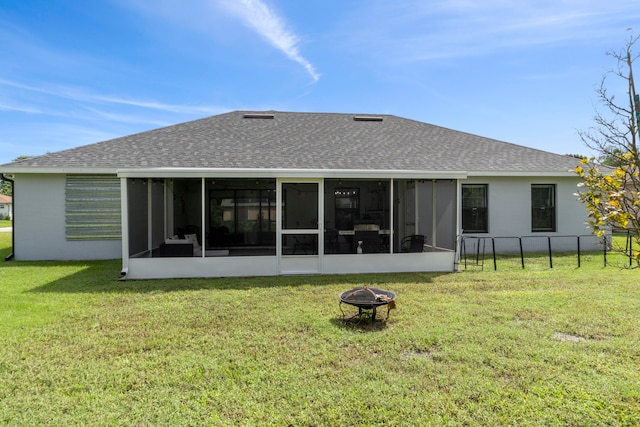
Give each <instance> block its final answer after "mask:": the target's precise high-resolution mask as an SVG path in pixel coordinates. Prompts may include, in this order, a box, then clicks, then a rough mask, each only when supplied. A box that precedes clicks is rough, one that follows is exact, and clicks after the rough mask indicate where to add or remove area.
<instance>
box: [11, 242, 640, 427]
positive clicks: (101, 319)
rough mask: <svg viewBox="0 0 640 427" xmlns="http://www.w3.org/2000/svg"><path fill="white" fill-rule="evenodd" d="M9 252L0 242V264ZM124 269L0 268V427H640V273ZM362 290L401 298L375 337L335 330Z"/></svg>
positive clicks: (107, 265)
mask: <svg viewBox="0 0 640 427" xmlns="http://www.w3.org/2000/svg"><path fill="white" fill-rule="evenodd" d="M9 247H10V234H9V233H0V256H1V257H2V258H0V259H3V258H4V256H5V255H6V254H7V253H8V252H9ZM514 264H515V265H516V266H517V265H518V263H517V262H516V263H514ZM119 268H120V263H119V261H100V262H19V261H12V262H8V263H5V262H3V261H1V264H0V283H1V284H0V337H1V339H2V345H1V346H0V424H3V425H243V426H244V425H292V426H305V425H313V426H316V425H327V426H352V425H366V426H372V425H380V426H382V425H393V426H401V425H407V426H418V425H419V426H424V425H433V426H442V425H482V426H485V425H572V426H587V425H588V426H597V425H602V426H610V425H614V426H615V425H621V426H624V425H639V424H640V285H639V280H638V274H639V272H638V270H620V269H617V268H613V267H607V268H603V267H602V266H601V263H599V262H593V263H588V262H585V263H583V267H582V268H580V269H577V268H575V266H574V265H573V264H572V263H567V264H566V265H564V264H563V263H562V262H557V263H555V264H554V269H553V270H550V269H549V268H548V266H547V267H545V266H544V263H543V262H542V263H541V264H540V266H539V267H538V268H527V269H525V270H522V269H519V268H517V267H515V268H505V267H503V268H501V269H499V270H498V271H493V270H492V269H491V268H485V270H484V271H466V272H462V273H451V274H435V273H421V274H377V275H353V276H310V277H275V278H241V279H236V278H234V279H207V280H204V279H199V280H162V281H161V280H153V281H128V282H120V281H118V280H117V278H118V275H119ZM363 284H369V285H375V286H378V287H381V288H385V289H389V290H393V291H395V292H396V293H397V295H398V299H397V303H398V307H397V309H396V310H394V311H392V312H391V316H390V318H389V320H388V321H387V322H386V323H384V322H379V323H378V325H377V329H376V330H370V327H369V326H368V324H362V325H351V326H349V325H347V326H345V325H344V324H343V322H342V320H341V312H340V309H339V305H338V295H339V293H340V292H342V291H344V290H347V289H350V288H352V287H355V286H359V285H363ZM384 311H385V312H386V310H384Z"/></svg>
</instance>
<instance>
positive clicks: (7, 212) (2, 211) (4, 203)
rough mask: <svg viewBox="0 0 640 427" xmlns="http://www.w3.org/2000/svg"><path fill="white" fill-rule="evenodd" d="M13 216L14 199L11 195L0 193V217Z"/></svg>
mask: <svg viewBox="0 0 640 427" xmlns="http://www.w3.org/2000/svg"><path fill="white" fill-rule="evenodd" d="M11 218H13V200H12V198H11V196H5V195H4V194H0V219H11Z"/></svg>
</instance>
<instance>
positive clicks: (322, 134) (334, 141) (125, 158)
mask: <svg viewBox="0 0 640 427" xmlns="http://www.w3.org/2000/svg"><path fill="white" fill-rule="evenodd" d="M249 114H251V113H250V112H247V111H234V112H230V113H225V114H221V115H217V116H213V117H208V118H204V119H200V120H195V121H191V122H186V123H181V124H177V125H173V126H169V127H165V128H160V129H155V130H151V131H148V132H142V133H138V134H134V135H129V136H125V137H121V138H116V139H112V140H108V141H104V142H99V143H96V144H91V145H85V146H82V147H77V148H73V149H70V150H65V151H60V152H55V153H49V154H46V155H43V156H39V157H33V158H29V159H25V160H22V161H19V162H15V163H11V164H10V165H11V166H19V167H20V168H21V169H22V167H40V168H102V169H105V168H106V169H109V168H113V169H114V170H117V169H123V168H127V169H128V168H155V167H176V168H242V169H245V168H249V169H253V168H267V169H270V168H284V169H355V170H421V171H429V170H434V171H461V170H464V171H483V172H484V171H487V172H495V173H499V172H544V173H554V172H561V173H566V172H567V171H568V170H569V169H572V168H573V167H575V165H576V164H577V160H576V159H575V158H572V157H569V156H561V155H557V154H553V153H549V152H545V151H541V150H536V149H532V148H528V147H523V146H519V145H515V144H510V143H506V142H502V141H498V140H494V139H490V138H485V137H481V136H477V135H472V134H468V133H464V132H459V131H455V130H451V129H446V128H443V127H439V126H434V125H431V124H427V123H422V122H418V121H414V120H410V119H405V118H401V117H397V116H393V115H376V116H375V117H377V118H378V119H376V120H354V117H355V115H354V114H338V113H292V112H275V111H268V112H261V113H257V116H258V118H246V117H245V116H247V115H249ZM253 114H254V115H255V114H256V113H255V112H254V113H253ZM261 114H262V115H267V117H269V116H270V115H272V116H273V118H264V117H260V115H261ZM363 117H365V118H366V117H374V116H363ZM380 118H381V119H382V120H379V119H380Z"/></svg>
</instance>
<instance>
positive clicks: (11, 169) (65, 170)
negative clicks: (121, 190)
mask: <svg viewBox="0 0 640 427" xmlns="http://www.w3.org/2000/svg"><path fill="white" fill-rule="evenodd" d="M1 169H2V172H4V173H13V174H16V173H18V174H19V173H28V174H31V173H54V174H69V175H74V174H80V175H116V174H117V173H118V168H92V167H42V166H2V167H1Z"/></svg>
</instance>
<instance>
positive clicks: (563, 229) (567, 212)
mask: <svg viewBox="0 0 640 427" xmlns="http://www.w3.org/2000/svg"><path fill="white" fill-rule="evenodd" d="M579 182H580V181H579V179H578V178H577V177H576V178H573V177H540V178H533V177H469V178H468V179H466V180H463V181H461V183H462V184H488V198H489V203H488V209H489V232H488V233H468V234H465V236H478V237H523V236H526V237H528V238H529V240H528V242H529V244H536V243H534V240H535V239H533V237H534V236H535V237H540V238H541V239H540V242H539V243H538V244H539V245H541V246H544V245H545V244H546V243H544V242H543V240H544V238H545V237H546V236H553V237H554V239H553V244H554V248H556V247H557V246H558V245H560V246H563V245H564V246H565V247H566V249H567V250H572V247H573V246H575V238H566V239H562V238H560V237H561V236H585V238H584V239H582V241H581V245H582V249H585V250H587V249H593V248H590V247H588V246H589V245H593V244H595V243H596V242H597V239H595V238H593V239H592V238H590V237H591V236H592V233H591V229H590V228H589V227H588V226H587V220H588V219H587V210H586V208H585V206H584V205H583V204H582V203H581V202H580V201H579V200H578V198H577V197H576V196H575V193H576V192H577V191H578V187H577V185H578V183H579ZM531 184H555V185H556V231H555V232H532V231H531ZM505 242H506V241H505ZM505 244H506V243H505ZM557 250H564V249H563V248H561V247H557Z"/></svg>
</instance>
